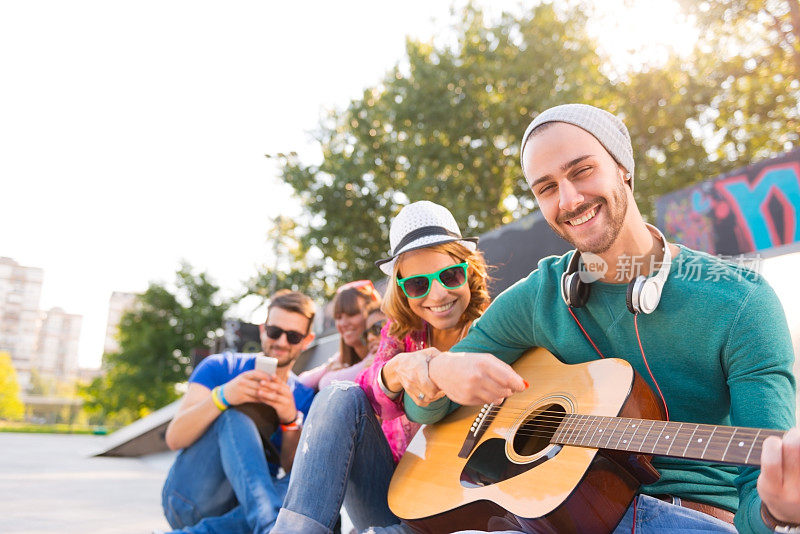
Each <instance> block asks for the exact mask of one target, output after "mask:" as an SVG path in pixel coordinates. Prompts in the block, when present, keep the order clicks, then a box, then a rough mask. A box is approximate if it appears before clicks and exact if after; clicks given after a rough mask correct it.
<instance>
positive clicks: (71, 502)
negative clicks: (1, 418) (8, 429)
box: [0, 433, 174, 534]
mask: <svg viewBox="0 0 800 534" xmlns="http://www.w3.org/2000/svg"><path fill="white" fill-rule="evenodd" d="M105 439H106V438H105V437H102V436H86V435H59V434H12V433H0V532H3V533H4V534H22V533H24V534H44V533H56V532H58V533H65V532H81V533H87V534H89V533H104V534H105V533H109V534H112V533H113V534H117V533H119V534H122V533H138V534H143V533H144V534H149V533H150V532H152V531H153V530H154V529H164V530H169V526H168V525H167V522H166V520H165V519H164V516H163V514H162V512H161V486H162V484H163V483H164V478H165V477H166V473H167V470H168V469H169V465H170V464H171V462H172V458H173V455H174V453H164V454H159V455H152V456H150V457H148V458H145V459H137V458H93V457H91V454H92V453H93V452H95V451H97V450H99V449H100V448H101V447H102V445H103V441H104V440H105Z"/></svg>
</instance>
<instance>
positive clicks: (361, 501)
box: [272, 201, 489, 534]
mask: <svg viewBox="0 0 800 534" xmlns="http://www.w3.org/2000/svg"><path fill="white" fill-rule="evenodd" d="M389 241H390V245H391V250H392V252H391V254H390V255H389V256H388V257H387V258H385V259H382V260H380V261H378V262H376V263H377V264H378V265H379V267H380V268H381V270H382V271H383V272H384V273H386V274H387V275H389V276H390V277H391V279H390V280H389V284H388V288H387V291H386V294H385V296H384V301H383V306H382V309H383V311H384V312H385V313H386V315H387V317H388V318H389V321H388V322H387V324H386V325H385V326H384V328H383V330H382V332H381V342H380V346H379V348H378V352H377V354H376V356H375V360H374V361H373V363H372V365H371V366H370V367H369V368H367V369H366V370H364V372H362V373H361V374H360V375H359V376H358V378H357V379H356V383H353V382H338V383H335V384H333V385H331V386H330V387H328V388H325V389H323V390H322V391H321V392H320V393H319V394H318V395H317V397H316V399H315V400H314V404H313V406H312V407H311V411H310V413H309V416H308V420H307V421H306V424H305V428H304V430H303V434H302V436H301V438H300V440H301V442H300V445H299V446H298V449H297V450H298V452H297V456H296V458H295V461H294V466H293V468H292V473H291V476H292V478H291V482H290V483H289V490H288V493H287V496H286V500H285V501H284V503H283V508H282V509H281V511H280V514H279V516H278V520H277V523H276V525H275V527H274V529H273V530H272V532H273V533H284V532H304V533H316V532H319V533H325V534H327V533H330V532H332V531H333V529H334V526H335V524H336V521H337V519H338V517H339V510H340V509H341V506H342V502H343V501H344V504H345V507H346V509H347V513H348V515H349V516H350V519H351V520H352V521H353V524H354V525H355V527H356V529H357V530H359V531H361V530H362V529H364V528H366V527H368V526H379V527H380V526H389V525H394V524H397V523H399V520H398V519H397V518H396V517H395V516H394V515H393V514H392V513H391V511H390V510H389V507H388V505H387V502H386V495H387V492H388V488H389V481H390V479H391V476H392V473H393V472H394V468H395V466H396V464H397V461H399V459H400V457H401V456H402V455H403V453H404V452H405V450H406V447H407V446H408V443H409V441H410V440H411V438H412V437H413V436H414V434H415V433H416V431H417V430H418V428H419V425H417V424H416V423H412V422H411V421H409V420H408V419H407V418H406V417H405V413H404V411H403V395H402V394H403V393H404V392H405V393H406V394H407V396H408V397H409V398H411V399H413V400H414V402H416V403H417V404H420V405H427V404H429V403H430V402H432V401H434V400H436V399H438V398H440V397H441V396H442V395H443V393H442V392H441V391H440V390H439V388H438V387H437V386H436V384H435V383H433V381H431V379H430V377H429V376H428V365H429V363H430V360H431V359H432V358H435V357H436V356H437V354H439V352H443V351H447V350H449V349H450V347H452V346H453V345H454V344H455V343H456V342H457V341H459V340H460V339H461V338H462V337H464V335H465V334H466V331H467V329H468V328H469V326H470V324H471V323H472V321H474V320H475V319H476V318H478V317H479V316H480V315H481V314H482V313H483V310H485V309H486V307H487V306H488V305H489V292H488V290H487V275H486V264H485V263H484V260H483V255H482V254H481V253H480V252H479V251H478V250H477V246H476V243H477V238H472V237H466V238H465V237H462V235H461V231H460V230H459V228H458V224H457V223H456V221H455V219H454V218H453V215H452V214H451V213H450V212H449V211H448V210H447V208H445V207H443V206H440V205H438V204H435V203H433V202H429V201H420V202H415V203H413V204H409V205H408V206H406V207H404V208H403V209H402V210H401V211H400V213H399V214H398V215H397V217H395V218H394V220H393V221H392V225H391V229H390V231H389ZM359 386H360V387H359ZM376 415H377V417H376ZM398 528H400V529H402V527H398Z"/></svg>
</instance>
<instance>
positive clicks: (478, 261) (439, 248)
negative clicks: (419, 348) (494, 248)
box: [381, 241, 489, 339]
mask: <svg viewBox="0 0 800 534" xmlns="http://www.w3.org/2000/svg"><path fill="white" fill-rule="evenodd" d="M428 248H429V249H430V250H432V251H434V252H440V253H442V254H447V255H449V256H450V257H452V258H453V259H454V260H455V262H454V263H462V262H467V263H468V264H469V269H468V270H467V284H468V285H469V292H470V298H469V304H468V305H467V308H466V309H465V310H464V313H463V314H462V315H461V319H460V320H459V322H458V324H459V325H464V324H468V323H471V322H472V321H474V320H475V319H477V318H478V317H480V316H481V315H482V314H483V312H484V310H485V309H486V308H487V307H488V306H489V287H488V284H489V275H488V274H487V267H486V261H485V260H484V259H483V254H482V253H481V252H480V251H479V250H475V251H472V250H470V249H468V248H467V247H465V246H464V245H462V244H460V243H458V242H457V241H451V242H449V243H440V244H438V245H432V246H430V247H428ZM402 257H403V255H402V254H401V255H400V257H399V258H398V261H396V262H395V264H394V269H393V270H392V277H391V278H390V279H389V284H388V285H387V287H386V293H385V294H384V296H383V304H382V305H381V309H382V310H383V312H384V313H385V314H386V316H387V317H389V318H390V319H391V320H392V322H391V324H390V326H389V334H390V335H391V336H392V337H394V338H396V339H403V338H404V337H406V336H407V335H408V334H409V333H410V332H411V331H412V330H421V329H422V326H423V324H422V319H421V318H420V317H419V316H418V315H417V314H415V313H414V312H413V311H412V310H411V306H409V305H408V298H407V297H406V295H405V293H403V290H402V289H400V286H398V285H397V278H398V276H400V274H399V265H400V263H402V262H401V261H400V258H402Z"/></svg>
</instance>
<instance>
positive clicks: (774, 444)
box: [758, 428, 800, 525]
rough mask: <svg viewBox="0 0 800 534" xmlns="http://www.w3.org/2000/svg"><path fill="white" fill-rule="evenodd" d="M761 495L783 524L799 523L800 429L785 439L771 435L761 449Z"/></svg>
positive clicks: (759, 491) (773, 514)
mask: <svg viewBox="0 0 800 534" xmlns="http://www.w3.org/2000/svg"><path fill="white" fill-rule="evenodd" d="M758 494H759V495H760V496H761V501H762V502H763V503H764V505H765V506H766V507H767V510H768V511H769V512H770V514H772V516H773V517H774V518H775V519H777V520H778V521H779V522H781V523H785V524H792V525H798V524H800V429H799V428H793V429H791V430H789V431H788V432H787V433H786V435H784V436H783V439H782V440H781V439H779V438H777V437H775V436H770V437H768V438H767V439H765V440H764V445H763V447H762V450H761V474H760V475H759V476H758Z"/></svg>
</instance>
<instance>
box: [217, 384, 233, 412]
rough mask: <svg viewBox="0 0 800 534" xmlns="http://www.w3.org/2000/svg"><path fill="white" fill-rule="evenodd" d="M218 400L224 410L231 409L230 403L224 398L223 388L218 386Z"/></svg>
mask: <svg viewBox="0 0 800 534" xmlns="http://www.w3.org/2000/svg"><path fill="white" fill-rule="evenodd" d="M219 400H221V401H222V404H224V405H225V407H226V408H230V407H231V403H230V402H228V399H226V398H225V386H219Z"/></svg>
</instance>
